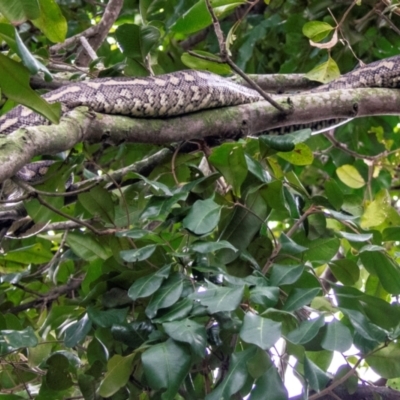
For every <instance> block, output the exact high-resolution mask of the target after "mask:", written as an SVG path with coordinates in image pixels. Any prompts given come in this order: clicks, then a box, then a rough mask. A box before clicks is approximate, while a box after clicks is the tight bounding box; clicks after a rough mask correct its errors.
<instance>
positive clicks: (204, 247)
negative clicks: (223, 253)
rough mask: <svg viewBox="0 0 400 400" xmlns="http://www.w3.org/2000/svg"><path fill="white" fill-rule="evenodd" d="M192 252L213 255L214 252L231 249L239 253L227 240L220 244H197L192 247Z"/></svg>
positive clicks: (221, 241)
mask: <svg viewBox="0 0 400 400" xmlns="http://www.w3.org/2000/svg"><path fill="white" fill-rule="evenodd" d="M190 248H191V250H193V251H195V252H197V253H203V254H206V253H213V252H214V251H217V250H221V249H231V250H233V251H235V252H236V251H237V250H236V248H235V247H234V246H232V245H231V244H230V243H229V242H227V241H226V240H220V241H219V242H195V243H193V244H192V246H191V247H190Z"/></svg>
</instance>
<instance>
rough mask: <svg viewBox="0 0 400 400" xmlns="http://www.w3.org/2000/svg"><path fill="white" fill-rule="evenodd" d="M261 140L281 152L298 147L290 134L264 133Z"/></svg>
mask: <svg viewBox="0 0 400 400" xmlns="http://www.w3.org/2000/svg"><path fill="white" fill-rule="evenodd" d="M259 140H260V142H262V143H263V144H265V145H266V146H267V147H269V148H271V149H273V150H276V151H280V152H284V151H285V152H286V151H288V152H289V151H292V150H294V148H295V147H296V145H295V143H294V138H293V136H289V135H282V136H275V135H262V136H260V138H259ZM281 154H283V153H281Z"/></svg>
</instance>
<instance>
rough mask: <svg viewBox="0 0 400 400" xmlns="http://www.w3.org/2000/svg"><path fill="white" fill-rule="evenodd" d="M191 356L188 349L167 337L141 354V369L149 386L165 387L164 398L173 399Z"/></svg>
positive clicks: (156, 388)
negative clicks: (164, 340)
mask: <svg viewBox="0 0 400 400" xmlns="http://www.w3.org/2000/svg"><path fill="white" fill-rule="evenodd" d="M191 360H192V356H191V354H190V351H189V349H188V348H187V347H186V346H184V345H182V344H179V343H176V342H174V341H173V340H172V339H168V340H167V341H166V342H164V343H160V344H156V345H154V346H151V347H150V348H149V349H148V350H146V351H145V352H144V353H143V354H142V363H143V370H144V373H145V375H146V378H147V382H148V383H149V385H150V387H151V388H153V389H155V390H160V389H166V392H164V394H163V398H164V399H171V400H172V399H174V398H175V395H176V393H177V392H178V389H179V387H180V385H181V383H182V381H183V380H184V378H185V376H186V374H187V373H188V372H189V369H190V366H191Z"/></svg>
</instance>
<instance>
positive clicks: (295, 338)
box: [286, 316, 325, 344]
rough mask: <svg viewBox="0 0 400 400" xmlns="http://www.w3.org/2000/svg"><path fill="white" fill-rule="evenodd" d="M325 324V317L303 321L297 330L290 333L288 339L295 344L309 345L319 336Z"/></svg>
mask: <svg viewBox="0 0 400 400" xmlns="http://www.w3.org/2000/svg"><path fill="white" fill-rule="evenodd" d="M324 322H325V321H324V317H323V316H320V317H318V318H315V319H312V320H309V321H303V322H302V323H301V324H300V326H299V327H298V328H297V329H295V330H293V331H291V332H289V333H288V334H287V335H286V337H287V339H288V340H289V341H290V342H292V343H294V344H304V343H308V342H309V341H310V340H312V339H314V337H315V336H317V334H318V332H319V330H320V329H321V328H322V327H323V326H324Z"/></svg>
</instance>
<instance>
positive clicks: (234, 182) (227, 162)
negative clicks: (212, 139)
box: [208, 143, 248, 197]
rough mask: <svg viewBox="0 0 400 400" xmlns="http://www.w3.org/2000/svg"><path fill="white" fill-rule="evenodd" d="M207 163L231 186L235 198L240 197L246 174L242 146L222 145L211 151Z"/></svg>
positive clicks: (237, 144)
mask: <svg viewBox="0 0 400 400" xmlns="http://www.w3.org/2000/svg"><path fill="white" fill-rule="evenodd" d="M208 161H209V162H210V163H211V164H212V165H214V167H215V168H217V170H218V171H219V172H221V174H222V175H223V177H224V179H225V180H226V182H227V183H228V184H229V185H231V186H232V190H233V193H234V194H235V196H237V197H240V188H241V186H242V183H243V182H244V180H245V179H246V177H247V174H248V170H247V163H246V158H245V155H244V149H243V146H242V145H241V144H240V143H224V144H222V145H221V146H219V147H216V148H215V149H214V150H213V152H212V154H211V156H210V157H209V158H208Z"/></svg>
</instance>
